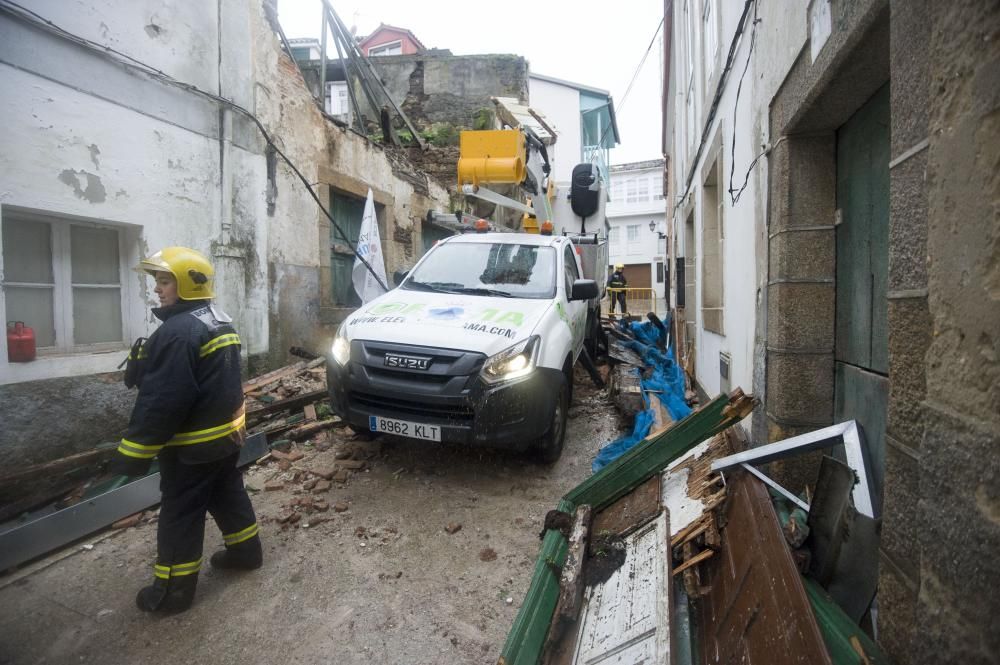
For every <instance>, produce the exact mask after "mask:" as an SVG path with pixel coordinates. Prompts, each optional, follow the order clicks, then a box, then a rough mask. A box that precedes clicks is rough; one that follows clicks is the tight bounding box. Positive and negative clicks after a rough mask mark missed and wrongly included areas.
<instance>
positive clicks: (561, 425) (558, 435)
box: [535, 376, 569, 464]
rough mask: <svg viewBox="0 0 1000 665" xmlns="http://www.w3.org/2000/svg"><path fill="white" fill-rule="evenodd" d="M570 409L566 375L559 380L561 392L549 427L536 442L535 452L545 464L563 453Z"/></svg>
mask: <svg viewBox="0 0 1000 665" xmlns="http://www.w3.org/2000/svg"><path fill="white" fill-rule="evenodd" d="M568 411H569V384H568V382H567V381H566V377H565V376H564V377H563V379H562V381H560V382H559V394H558V395H556V404H555V407H554V408H553V409H552V418H551V419H550V421H549V429H548V431H547V432H545V434H543V435H542V437H541V438H540V439H538V441H537V442H536V443H535V453H536V455H537V456H538V459H539V460H540V461H541V462H543V463H545V464H552V463H553V462H555V461H556V460H558V459H559V456H560V455H562V450H563V442H564V441H565V440H566V417H567V412H568Z"/></svg>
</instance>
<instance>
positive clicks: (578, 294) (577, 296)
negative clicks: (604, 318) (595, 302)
mask: <svg viewBox="0 0 1000 665" xmlns="http://www.w3.org/2000/svg"><path fill="white" fill-rule="evenodd" d="M598 293H599V291H598V289H597V282H595V281H594V280H592V279H578V280H576V281H575V282H573V292H572V293H571V294H570V296H569V299H570V300H590V299H592V298H596V297H597V295H598Z"/></svg>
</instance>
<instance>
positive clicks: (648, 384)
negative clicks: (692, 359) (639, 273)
mask: <svg viewBox="0 0 1000 665" xmlns="http://www.w3.org/2000/svg"><path fill="white" fill-rule="evenodd" d="M621 325H622V328H623V329H625V330H626V331H628V332H630V333H632V334H633V335H634V336H635V338H636V339H635V340H632V341H629V342H624V343H623V346H625V347H626V348H629V349H631V350H633V351H635V352H636V353H638V354H639V356H640V357H641V358H642V361H643V363H644V364H645V365H646V367H647V368H649V369H650V370H652V371H648V372H646V373H647V374H648V377H647V378H642V374H643V372H642V371H640V370H639V369H638V368H636V369H635V372H636V373H637V374H638V375H639V376H640V384H641V386H642V390H643V392H642V401H643V403H644V404H645V405H646V408H645V409H644V410H643V411H640V412H639V413H637V414H635V424H634V426H633V427H632V432H631V433H629V434H626V435H625V436H623V437H621V438H619V439H615V440H614V441H612V442H611V443H609V444H607V445H605V446H604V447H603V448H601V449H600V450H599V451H598V453H597V457H595V458H594V462H593V463H592V464H591V470H592V471H593V472H594V473H597V472H598V471H600V470H601V469H603V468H604V467H605V466H607V465H608V464H609V463H610V462H612V461H614V460H615V459H617V458H618V457H619V456H620V455H622V453H624V452H625V451H626V450H628V449H629V448H631V447H632V446H634V445H635V444H637V443H638V442H640V441H642V440H643V439H645V438H646V437H647V436H648V435H649V430H650V428H651V427H652V425H653V421H654V416H653V410H652V409H651V408H649V398H648V397H647V396H646V391H652V392H656V393H657V394H658V397H659V399H660V403H661V404H663V406H664V407H665V408H666V409H667V411H668V412H669V413H670V417H671V418H673V419H674V420H675V421H677V420H681V419H682V418H685V417H687V415H688V414H689V413H691V407H689V406H688V405H687V402H686V401H685V400H684V390H685V383H684V370H683V369H681V366H680V365H679V364H678V363H677V362H676V361H675V360H674V347H673V345H671V346H669V347H668V348H667V349H666V350H665V351H664V350H661V348H660V347H661V345H662V344H663V343H664V342H665V341H666V328H665V327H660V326H656V325H654V324H653V323H651V322H648V321H647V322H645V323H636V322H632V323H625V322H623V323H622V324H621Z"/></svg>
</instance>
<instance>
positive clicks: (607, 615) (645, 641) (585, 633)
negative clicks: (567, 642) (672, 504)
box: [573, 513, 670, 665]
mask: <svg viewBox="0 0 1000 665" xmlns="http://www.w3.org/2000/svg"><path fill="white" fill-rule="evenodd" d="M667 531H668V526H667V516H666V514H665V513H661V514H660V516H659V517H658V518H657V519H656V520H654V521H653V522H652V523H650V524H649V525H647V526H646V527H644V528H642V529H640V530H638V531H636V532H635V533H633V534H632V535H631V536H629V537H628V538H627V539H626V543H627V544H626V550H625V563H624V564H623V565H622V567H621V568H619V569H618V570H616V571H615V572H614V573H613V574H612V575H611V577H610V578H609V579H608V580H607V581H606V582H604V583H603V584H599V585H595V586H592V587H588V588H587V592H586V594H587V597H586V600H585V607H584V610H583V621H582V628H581V630H580V633H579V638H578V642H577V647H576V652H575V655H574V658H573V663H574V664H575V665H597V664H602V665H603V664H606V663H622V664H625V663H646V664H648V665H654V664H656V663H660V664H662V665H667V664H668V663H669V662H670V612H669V604H668V595H667V584H668V583H669V580H668V579H667V576H668V570H669V569H668V566H667V563H668V562H667V556H668V551H667V550H668V548H667V541H668V540H669V537H668V535H667Z"/></svg>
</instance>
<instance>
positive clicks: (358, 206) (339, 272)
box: [330, 193, 365, 307]
mask: <svg viewBox="0 0 1000 665" xmlns="http://www.w3.org/2000/svg"><path fill="white" fill-rule="evenodd" d="M364 213H365V201H364V199H359V198H355V197H353V196H345V195H343V194H337V193H331V195H330V214H331V215H332V216H333V219H334V220H335V221H336V222H337V224H338V225H339V226H340V228H341V229H342V230H343V232H344V233H345V234H346V235H347V238H344V237H343V236H342V235H341V233H340V232H338V231H337V228H336V227H335V226H333V225H332V224H331V225H330V277H331V279H330V281H331V284H332V286H333V302H334V304H336V305H338V306H340V307H357V306H358V305H360V304H361V298H359V297H358V294H357V293H355V291H354V285H353V284H352V283H351V269H352V268H353V267H354V252H353V251H351V247H352V246H353V245H356V244H357V242H358V236H359V235H360V234H361V218H362V217H363V216H364ZM348 241H350V243H348Z"/></svg>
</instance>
